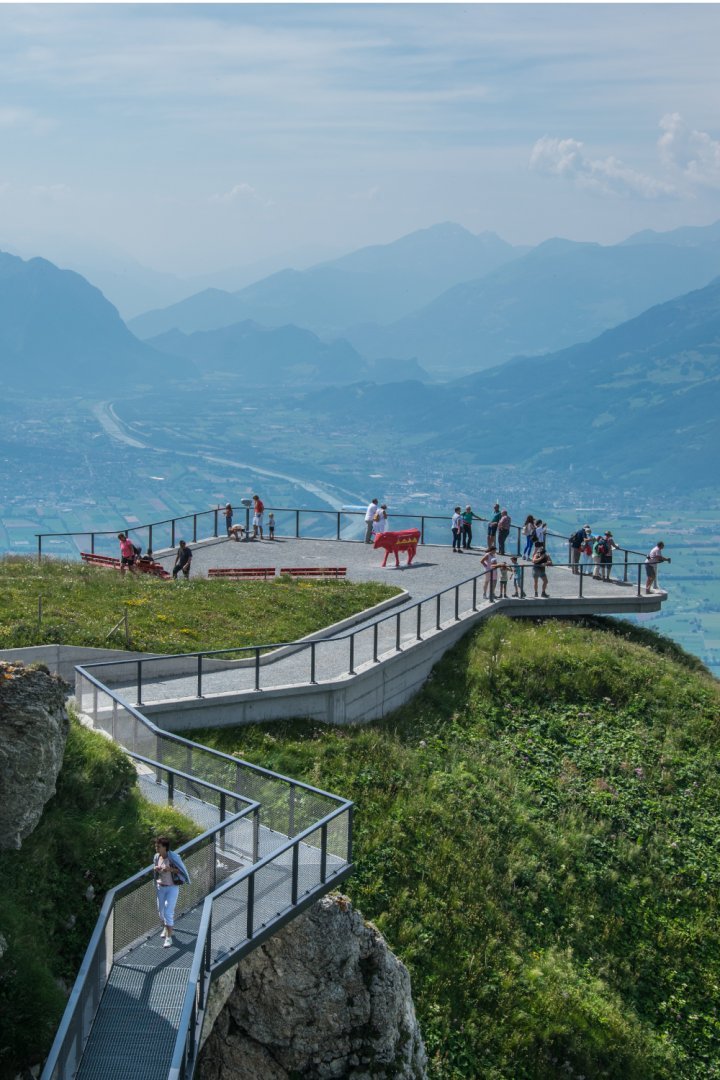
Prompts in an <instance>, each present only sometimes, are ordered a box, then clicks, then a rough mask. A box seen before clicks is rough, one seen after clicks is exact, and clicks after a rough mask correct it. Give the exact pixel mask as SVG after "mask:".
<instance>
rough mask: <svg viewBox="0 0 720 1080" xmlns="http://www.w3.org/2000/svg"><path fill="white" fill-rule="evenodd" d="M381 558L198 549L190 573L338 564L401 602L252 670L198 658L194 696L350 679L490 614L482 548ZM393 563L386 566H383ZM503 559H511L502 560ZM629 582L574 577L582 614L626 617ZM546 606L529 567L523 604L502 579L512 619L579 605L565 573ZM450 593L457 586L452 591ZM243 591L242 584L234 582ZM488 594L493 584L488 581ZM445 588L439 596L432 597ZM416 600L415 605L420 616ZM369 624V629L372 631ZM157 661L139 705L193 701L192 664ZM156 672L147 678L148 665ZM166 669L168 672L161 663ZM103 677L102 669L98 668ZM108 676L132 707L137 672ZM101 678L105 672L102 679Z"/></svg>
mask: <svg viewBox="0 0 720 1080" xmlns="http://www.w3.org/2000/svg"><path fill="white" fill-rule="evenodd" d="M556 545H557V547H558V548H559V550H556V551H555V560H556V562H558V563H559V562H561V561H562V560H565V559H567V545H566V544H564V543H563V542H562V541H556ZM383 554H384V553H383V552H380V551H375V550H374V549H373V547H372V546H370V545H365V544H362V543H357V542H349V541H342V540H340V541H336V540H306V539H299V540H296V539H282V540H275V541H267V540H266V541H259V540H257V541H241V542H235V541H232V540H227V539H225V538H222V539H218V540H211V541H206V542H204V543H200V544H199V545H198V546H197V547H196V548H195V549H194V554H193V564H192V575H193V576H194V577H199V576H206V575H207V571H208V569H209V568H210V567H252V566H266V567H267V566H274V567H275V568H276V569H277V570H279V569H280V568H281V567H282V566H309V567H312V566H346V567H347V577H348V579H349V580H351V581H386V582H388V583H389V584H395V585H398V586H400V587H401V588H402V589H404V590H406V591H407V593H408V598H407V599H406V600H405V601H404V602H403V603H402V604H401V605H399V606H398V607H396V608H393V609H392V611H391V612H390V613H389V614H388V613H383V614H381V615H375V616H369V617H368V618H367V619H365V620H363V621H362V622H360V623H359V624H357V625H356V626H355V627H354V628H353V630H352V631H349V630H347V629H345V630H341V631H339V632H338V633H337V634H334V635H332V636H329V637H327V638H324V639H323V640H321V641H318V642H317V643H316V644H315V646H314V647H311V646H310V645H309V644H306V645H304V646H302V647H299V648H296V649H294V650H292V651H289V653H288V651H287V650H286V651H284V652H283V651H281V652H280V654H279V655H278V656H277V657H276V658H275V657H273V656H272V654H269V655H266V656H263V659H262V663H261V664H260V666H259V669H256V666H255V663H254V662H253V658H252V653H247V654H246V656H247V657H248V659H246V660H244V661H242V662H241V663H237V661H228V662H222V663H221V662H218V661H213V660H204V661H203V669H202V686H201V693H202V695H203V697H205V698H208V697H212V696H214V695H223V694H237V693H242V692H246V691H254V690H256V689H258V687H261V688H262V689H264V690H268V689H276V688H280V687H289V686H298V685H307V684H308V683H309V682H313V681H314V682H317V683H320V684H322V683H328V682H333V681H337V680H338V679H344V678H349V677H351V676H352V674H354V673H357V672H360V671H362V670H363V668H366V667H368V666H372V665H374V664H376V663H377V662H378V660H382V659H383V657H386V656H389V655H394V654H396V653H397V652H398V650H399V649H400V650H402V649H405V648H408V647H410V646H412V645H413V644H414V643H415V642H417V641H418V640H419V639H420V638H421V637H422V638H426V637H427V636H429V635H432V634H435V633H437V632H438V631H441V630H442V629H444V628H446V627H447V626H450V625H453V626H454V625H455V624H456V622H457V620H458V617H459V618H460V619H462V618H464V617H467V616H470V615H473V614H474V613H475V612H476V611H478V610H480V611H482V610H489V609H490V608H491V607H492V606H493V604H492V602H491V601H490V600H489V599H484V598H483V584H484V580H478V581H477V582H475V583H473V582H472V581H471V580H468V579H471V578H472V577H473V576H475V575H479V574H482V572H483V567H482V565H481V558H482V555H483V551H482V550H471V551H467V552H463V553H462V554H460V555H458V554H455V553H453V551H452V549H451V547H450V546H449V545H448V546H446V547H439V546H430V545H428V546H423V547H419V548H418V552H417V555H416V557H415V560H414V562H413V564H412V565H411V566H407V564H406V563H405V561H404V556H401V559H402V560H403V561H402V563H401V565H400V567H396V566H395V565H394V557H393V556H390V559H389V560H388V565H387V567H385V568H383V567H382V565H381V564H382V558H383ZM158 559H159V561H162V562H164V564H165V565H166V566H171V565H172V562H173V555H172V554H171V553H168V554H167V555H164V556H163V555H162V554H160V555H158ZM391 560H392V562H393V565H390V562H391ZM506 561H508V562H509V558H508V559H507V560H506ZM623 569H624V567H623V564H622V562H620V563H616V574H618V575H620V576H621V575H622V572H623ZM630 577H631V579H632V580H631V581H629V582H627V583H623V582H622V581H621V580H619V579H618V578H617V577H616V578H615V579H614V580H613V581H610V582H606V581H595V580H593V578H592V576H591V573H590V572H589V573H588V574H585V575H584V576H583V578H582V594H583V597H582V604H581V605H580V606H579V610H578V614H580V613H581V612H582V610H586V611H587V613H589V614H592V613H594V612H596V611H598V610H602V611H603V612H608V611H612V610H615V611H617V612H620V613H622V611H623V610H628V602H629V601H630V602H632V603H633V604H635V605H637V603H638V601H639V602H640V604H643V603H644V602H645V600H644V598H645V593H644V573H643V575H642V579H643V591H642V596H641V597H639V598H638V593H637V566H635V565H633V566H632V567H631V568H630ZM548 579H549V585H548V589H549V593H550V596H551V600H550V601H549V600H543V599H541V598H538V599H535V598H534V596H533V580H532V569H531V567H530V566H529V565H528V564H527V563H526V564H525V592H526V598H525V599H517V600H515V599H512V592H513V586H512V582H511V581H510V582H508V594H509V602H508V603H503V605H502V607H503V609H504V610H505V611H507V612H508V613H510V614H518V615H519V614H522V615H526V616H534V615H536V614H537V615H540V614H542V612H543V611H545V612H546V613H547V614H551V613H552V600H556V601H557V600H561V599H563V598H565V599H577V598H578V597H579V585H580V577H579V575H575V574H573V573H572V572H571V570H570V569H569V567H567V566H561V565H557V566H554V567H551V568H550V569H549V571H548ZM456 586H457V589H456V588H455V587H456ZM168 587H169V588H183V587H185V585H184V582H182V581H178V582H177V583H169V584H168ZM233 587H237V588H238V589H239V590H241V588H242V585H241V584H237V583H233ZM496 589H498V586H497V584H496ZM442 590H448V591H446V592H444V593H443V595H442V596H441V597H440V598H439V599H438V598H437V594H438V593H439V592H441V591H442ZM659 598H661V599H664V598H665V594H664V593H662V594H660V593H655V594H653V595H652V596H650V597H647V603H648V607H650V606H652V607H653V608H656V607H657V604H658V599H659ZM418 601H423V603H422V604H421V605H420V608H419V609H418V606H417V605H418ZM376 624H377V625H376ZM162 664H163V661H162V659H160V660H159V661H158V662H157V663H156V664H155V665H154V663H153V661H145V662H144V663H143V673H142V681H143V685H142V695H141V697H142V701H143V703H145V704H154V703H158V702H167V701H177V700H187V699H189V698H195V697H197V695H198V676H197V661H196V660H194V659H192V660H189V661H188V664H187V666H186V667H185V669H184V670H183V671H181V672H177V671H176V672H175V673H173V674H168V673H167V670H165V671H164V672H162V673H161V670H160V668H161V665H162ZM154 667H155V671H154V670H153V668H154ZM165 668H167V665H165ZM105 670H107V669H105ZM119 674H120V673H119V672H118V671H117V670H116V672H115V673H114V674H113V679H112V681H113V685H114V686H115V687H116V688H117V689H118V690H119V691H120V692H121V693H122V694H123V696H125V697H126V699H127V700H131V701H136V700H137V693H136V690H137V674H136V665H132V666H128V667H127V668H126V669H123V670H122V677H121V678H120V681H118V675H119ZM101 677H102V678H103V679H104V678H105V675H104V674H103V675H101Z"/></svg>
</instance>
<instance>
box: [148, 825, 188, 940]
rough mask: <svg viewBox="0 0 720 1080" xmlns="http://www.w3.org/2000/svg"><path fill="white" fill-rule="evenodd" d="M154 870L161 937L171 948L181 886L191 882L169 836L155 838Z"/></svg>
mask: <svg viewBox="0 0 720 1080" xmlns="http://www.w3.org/2000/svg"><path fill="white" fill-rule="evenodd" d="M153 871H154V874H155V887H156V889H157V909H158V915H159V916H160V922H161V923H162V931H161V932H160V937H162V938H163V939H164V940H163V948H164V949H169V948H170V946H171V945H172V935H173V929H174V927H175V905H176V904H177V901H178V896H179V894H180V886H181V885H189V884H190V875H189V874H188V872H187V867H186V866H185V863H184V862H183V861H182V859H181V858H180V856H179V855H178V853H177V852H176V851H171V850H170V841H169V839H168V838H167V836H158V837H157V838H156V840H155V857H154V858H153Z"/></svg>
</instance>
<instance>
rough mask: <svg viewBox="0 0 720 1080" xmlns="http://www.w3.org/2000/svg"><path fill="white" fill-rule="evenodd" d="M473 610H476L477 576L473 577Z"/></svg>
mask: <svg viewBox="0 0 720 1080" xmlns="http://www.w3.org/2000/svg"><path fill="white" fill-rule="evenodd" d="M472 609H473V611H477V578H476V577H474V578H473V608H472Z"/></svg>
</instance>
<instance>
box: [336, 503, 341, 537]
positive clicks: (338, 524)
mask: <svg viewBox="0 0 720 1080" xmlns="http://www.w3.org/2000/svg"><path fill="white" fill-rule="evenodd" d="M335 539H336V540H339V539H340V511H339V510H338V512H337V532H336V536H335Z"/></svg>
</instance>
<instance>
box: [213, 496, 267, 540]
mask: <svg viewBox="0 0 720 1080" xmlns="http://www.w3.org/2000/svg"><path fill="white" fill-rule="evenodd" d="M252 504H253V518H252V536H249V535H248V536H247V537H246V530H245V526H244V525H240V524H239V523H238V524H236V525H233V507H232V503H226V504H225V509H224V510H223V516H224V518H225V529H226V531H227V534H228V537H229V539H231V540H238V541H239V540H243V539H246V538H247V539H248V540H258V539H260V540H264V539H265V537H264V536H263V521H264V518H265V503H264V502H263V501H262V499H261V498H260V496H259V495H253V497H252ZM267 526H268V540H274V539H275V515H274V513H273V512H272V510H271V511H270V513H269V514H268V521H267Z"/></svg>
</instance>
